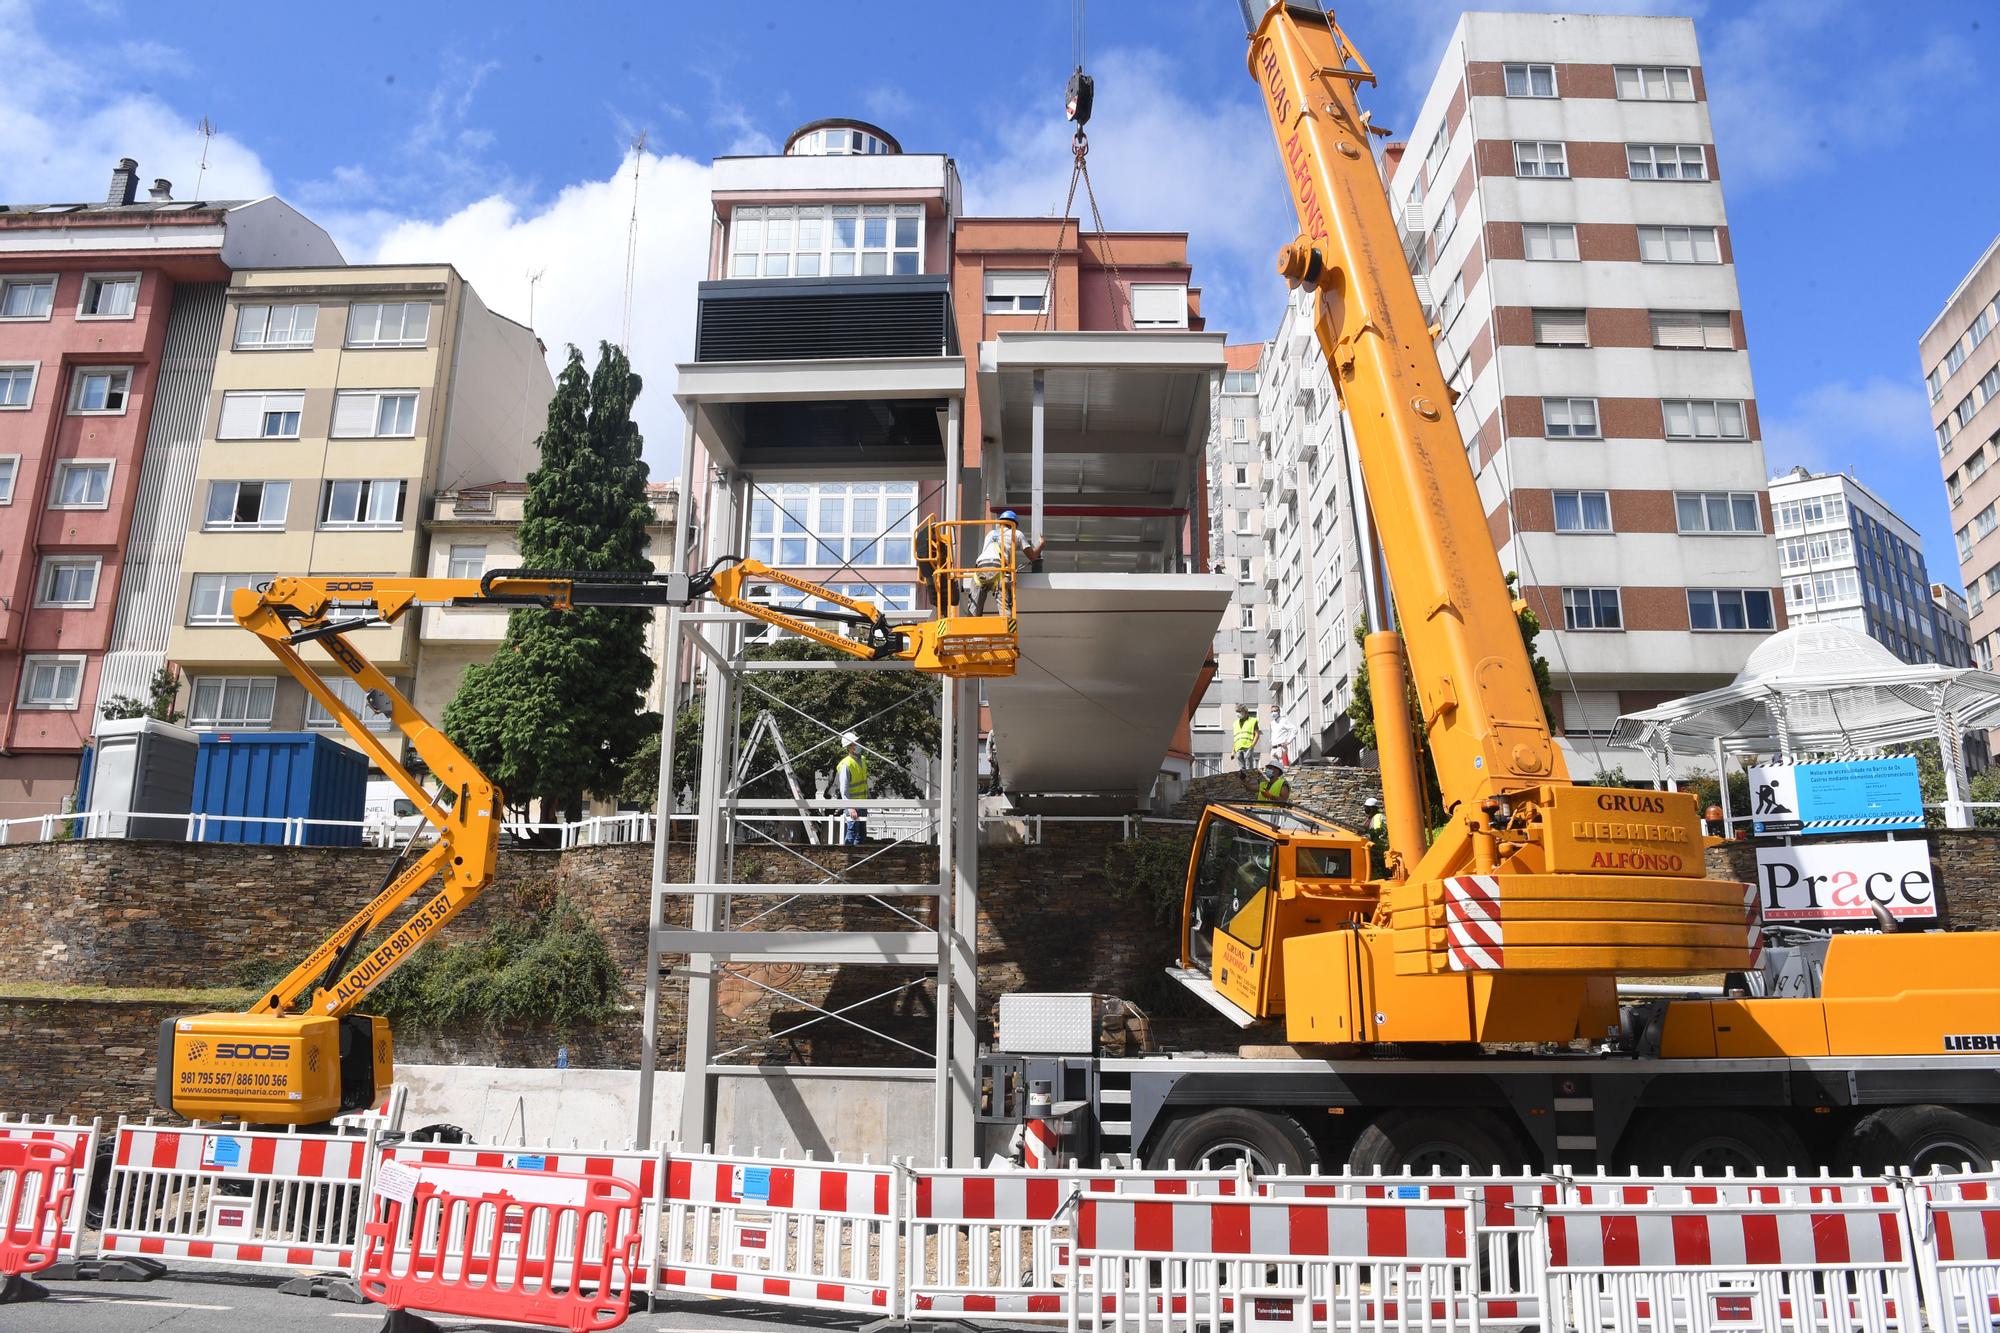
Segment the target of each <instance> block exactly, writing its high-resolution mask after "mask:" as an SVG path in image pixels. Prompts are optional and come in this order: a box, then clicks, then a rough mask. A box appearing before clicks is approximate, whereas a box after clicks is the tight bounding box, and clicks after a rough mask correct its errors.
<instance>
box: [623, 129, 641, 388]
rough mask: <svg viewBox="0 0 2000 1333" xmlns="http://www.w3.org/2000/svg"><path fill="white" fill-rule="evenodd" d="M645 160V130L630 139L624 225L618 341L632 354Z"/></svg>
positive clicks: (627, 352) (628, 354)
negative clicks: (627, 214) (622, 318)
mask: <svg viewBox="0 0 2000 1333" xmlns="http://www.w3.org/2000/svg"><path fill="white" fill-rule="evenodd" d="M645 160H646V131H644V130H640V131H639V133H638V135H637V136H636V137H634V138H633V140H632V218H631V221H630V222H628V223H627V224H626V227H625V327H624V332H623V334H622V335H621V337H620V339H619V342H620V345H621V346H622V347H624V349H625V355H626V356H627V357H630V356H631V355H632V286H633V283H634V281H635V280H636V278H637V275H638V271H639V168H640V166H641V165H643V164H644V162H645Z"/></svg>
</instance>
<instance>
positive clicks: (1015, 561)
mask: <svg viewBox="0 0 2000 1333" xmlns="http://www.w3.org/2000/svg"><path fill="white" fill-rule="evenodd" d="M1020 523H1021V520H1020V517H1019V516H1018V515H1016V514H1015V513H1014V511H1013V510H1011V509H1008V510H1003V511H1002V512H1001V514H1000V521H999V522H998V523H995V524H994V525H993V526H992V527H990V528H988V529H987V530H986V540H985V541H984V542H982V543H981V544H980V547H979V559H978V560H977V561H976V562H975V563H976V564H977V566H978V570H979V572H978V573H975V574H968V575H966V576H965V593H966V597H967V599H968V600H969V601H970V602H971V603H972V610H971V613H970V614H972V615H975V616H983V615H985V614H986V599H987V598H988V597H989V596H991V595H992V593H993V590H994V589H996V588H999V587H1001V586H1002V582H1003V577H1002V571H1004V570H1006V569H1008V568H1009V567H1012V568H1013V569H1014V570H1015V572H1016V573H1018V572H1019V571H1020V568H1021V565H1022V557H1023V556H1025V557H1027V559H1028V560H1039V559H1040V558H1041V555H1042V547H1043V546H1044V545H1045V544H1046V541H1040V542H1036V543H1035V544H1034V545H1033V546H1027V545H1024V544H1023V543H1022V541H1021V529H1020ZM1012 596H1013V584H1012V583H1011V582H1008V583H1006V591H1005V593H1004V594H1003V600H1005V601H1006V603H1007V604H1006V605H1004V606H1002V607H1001V608H1000V609H1001V610H1002V611H1004V612H1008V613H1012V611H1013V610H1014V606H1013V602H1012V600H1011V599H1012Z"/></svg>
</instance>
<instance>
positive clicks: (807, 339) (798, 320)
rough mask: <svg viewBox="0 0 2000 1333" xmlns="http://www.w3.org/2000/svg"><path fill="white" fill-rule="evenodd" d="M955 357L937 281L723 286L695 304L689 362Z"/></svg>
mask: <svg viewBox="0 0 2000 1333" xmlns="http://www.w3.org/2000/svg"><path fill="white" fill-rule="evenodd" d="M956 355H958V335H957V331H956V329H955V328H954V326H953V320H952V307H951V279H950V278H949V276H948V275H946V274H943V273H917V274H908V275H900V276H898V275H888V276H870V277H848V278H726V279H722V280H720V281H713V282H704V283H702V284H701V285H700V288H699V290H698V293H697V296H696V301H695V354H694V357H695V360H696V361H697V362H704V361H716V362H742V361H808V360H814V359H819V358H827V359H835V358H858V357H919V356H956Z"/></svg>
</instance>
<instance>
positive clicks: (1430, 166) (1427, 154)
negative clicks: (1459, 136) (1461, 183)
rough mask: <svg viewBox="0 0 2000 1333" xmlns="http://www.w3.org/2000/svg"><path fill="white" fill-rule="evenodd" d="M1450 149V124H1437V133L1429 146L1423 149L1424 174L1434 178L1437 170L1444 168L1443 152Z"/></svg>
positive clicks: (1447, 151) (1445, 152)
mask: <svg viewBox="0 0 2000 1333" xmlns="http://www.w3.org/2000/svg"><path fill="white" fill-rule="evenodd" d="M1450 151H1451V125H1450V124H1449V123H1447V124H1443V125H1440V126H1438V132H1437V134H1436V135H1434V136H1433V137H1432V138H1431V146H1430V147H1429V148H1427V149H1425V150H1424V175H1425V176H1426V177H1428V178H1430V179H1431V180H1436V179H1437V174H1438V172H1439V171H1441V170H1443V169H1444V159H1445V154H1447V153H1449V152H1450Z"/></svg>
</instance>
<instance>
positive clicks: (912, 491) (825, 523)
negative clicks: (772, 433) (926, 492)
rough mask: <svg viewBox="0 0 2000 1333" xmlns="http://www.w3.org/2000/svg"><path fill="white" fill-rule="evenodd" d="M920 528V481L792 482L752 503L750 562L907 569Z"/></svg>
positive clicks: (755, 497) (764, 490)
mask: <svg viewBox="0 0 2000 1333" xmlns="http://www.w3.org/2000/svg"><path fill="white" fill-rule="evenodd" d="M916 529H917V484H916V483H915V482H878V481H855V482H821V483H819V484H817V485H812V484H808V483H805V482H790V483H787V484H785V485H782V486H764V487H759V488H758V490H757V491H756V493H755V494H754V495H753V496H752V497H751V500H750V558H751V559H753V560H762V561H763V562H765V563H766V564H772V565H832V566H836V567H838V566H843V565H855V566H870V565H907V564H909V563H910V560H911V549H910V544H911V541H912V539H913V537H914V534H915V532H916ZM866 595H871V594H864V596H866Z"/></svg>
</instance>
